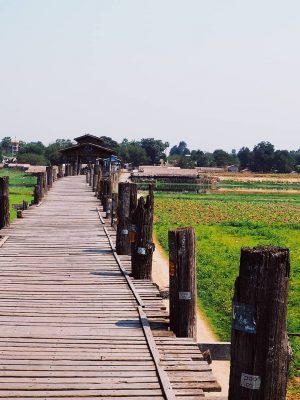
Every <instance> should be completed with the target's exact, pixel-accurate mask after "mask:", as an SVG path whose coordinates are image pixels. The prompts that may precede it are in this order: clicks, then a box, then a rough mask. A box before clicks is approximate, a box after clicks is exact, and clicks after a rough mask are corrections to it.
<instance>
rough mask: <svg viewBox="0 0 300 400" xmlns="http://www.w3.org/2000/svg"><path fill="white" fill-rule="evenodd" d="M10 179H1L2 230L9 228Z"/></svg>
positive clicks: (0, 222) (0, 217)
mask: <svg viewBox="0 0 300 400" xmlns="http://www.w3.org/2000/svg"><path fill="white" fill-rule="evenodd" d="M9 217H10V213H9V177H8V176H3V177H0V229H2V228H4V227H6V226H9Z"/></svg>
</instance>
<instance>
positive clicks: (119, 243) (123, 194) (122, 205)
mask: <svg viewBox="0 0 300 400" xmlns="http://www.w3.org/2000/svg"><path fill="white" fill-rule="evenodd" d="M136 205H137V185H136V184H135V183H129V182H120V183H119V188H118V207H117V219H118V223H117V238H116V251H117V254H127V255H129V254H130V253H131V242H130V235H129V232H130V226H131V221H132V214H133V211H134V210H135V208H136Z"/></svg>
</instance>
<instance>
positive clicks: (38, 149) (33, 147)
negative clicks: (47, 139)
mask: <svg viewBox="0 0 300 400" xmlns="http://www.w3.org/2000/svg"><path fill="white" fill-rule="evenodd" d="M44 152H45V146H44V145H43V143H42V142H40V141H38V142H29V143H26V144H24V145H23V146H21V147H20V148H19V153H18V155H19V154H26V153H30V154H32V153H34V154H40V155H42V154H44Z"/></svg>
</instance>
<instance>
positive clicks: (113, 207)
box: [111, 193, 118, 227]
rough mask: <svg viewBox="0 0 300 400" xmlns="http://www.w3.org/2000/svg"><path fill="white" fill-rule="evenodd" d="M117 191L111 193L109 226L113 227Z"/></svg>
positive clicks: (115, 215) (115, 216) (115, 217)
mask: <svg viewBox="0 0 300 400" xmlns="http://www.w3.org/2000/svg"><path fill="white" fill-rule="evenodd" d="M117 208H118V193H112V195H111V226H112V227H114V226H115V224H116V219H117Z"/></svg>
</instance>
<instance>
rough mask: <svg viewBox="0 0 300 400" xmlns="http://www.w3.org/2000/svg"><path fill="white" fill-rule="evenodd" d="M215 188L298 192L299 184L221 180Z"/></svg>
mask: <svg viewBox="0 0 300 400" xmlns="http://www.w3.org/2000/svg"><path fill="white" fill-rule="evenodd" d="M217 188H220V189H231V188H241V189H252V190H255V189H264V190H274V189H275V190H300V182H298V183H297V182H290V183H289V182H279V181H278V182H274V181H269V182H268V181H263V182H251V181H248V182H245V181H242V182H240V181H235V180H222V181H220V182H218V183H217Z"/></svg>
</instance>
